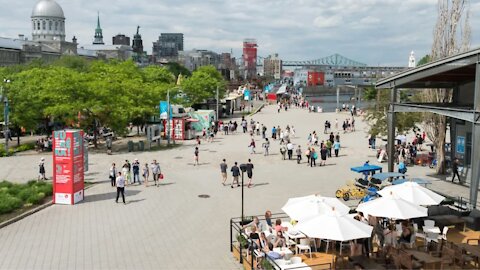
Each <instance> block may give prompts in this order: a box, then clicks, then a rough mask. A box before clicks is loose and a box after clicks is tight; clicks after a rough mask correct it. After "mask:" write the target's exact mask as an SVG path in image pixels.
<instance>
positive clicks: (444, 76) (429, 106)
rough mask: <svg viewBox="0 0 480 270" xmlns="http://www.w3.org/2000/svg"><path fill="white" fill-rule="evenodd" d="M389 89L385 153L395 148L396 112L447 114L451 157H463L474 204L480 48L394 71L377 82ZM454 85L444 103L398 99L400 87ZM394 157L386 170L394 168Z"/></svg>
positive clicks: (478, 178) (479, 146) (479, 148)
mask: <svg viewBox="0 0 480 270" xmlns="http://www.w3.org/2000/svg"><path fill="white" fill-rule="evenodd" d="M376 88H377V89H379V90H381V89H392V91H391V96H390V107H389V110H388V115H387V119H388V144H387V145H388V149H387V151H388V153H389V156H390V157H391V156H393V155H392V154H391V153H394V150H395V148H394V147H395V144H394V140H395V126H396V117H395V114H396V113H398V112H432V113H435V114H439V115H444V116H447V117H448V119H449V120H448V123H449V124H450V138H451V146H452V147H451V149H452V151H451V152H452V158H455V157H458V158H459V159H461V160H463V163H464V167H465V168H466V169H467V174H466V175H467V179H468V180H469V181H470V203H471V204H472V205H473V206H474V207H475V205H476V202H477V195H478V187H479V182H480V49H475V50H471V51H468V52H465V53H461V54H458V55H454V56H451V57H448V58H444V59H441V60H438V61H435V62H431V63H428V64H426V65H422V66H419V67H417V68H413V69H408V70H406V71H403V72H400V73H397V74H395V75H394V76H391V77H388V78H385V79H382V80H380V81H378V82H377V83H376ZM427 88H448V89H453V101H452V102H445V103H400V101H399V100H397V96H398V95H397V93H398V90H399V89H418V90H421V89H427ZM393 162H394V160H393V158H389V159H388V170H389V171H390V172H393V170H394V163H393Z"/></svg>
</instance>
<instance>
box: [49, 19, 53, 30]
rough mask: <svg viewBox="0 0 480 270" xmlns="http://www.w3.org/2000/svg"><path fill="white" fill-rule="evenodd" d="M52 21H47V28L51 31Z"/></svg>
mask: <svg viewBox="0 0 480 270" xmlns="http://www.w3.org/2000/svg"><path fill="white" fill-rule="evenodd" d="M52 24H53V23H52V21H48V30H50V31H52Z"/></svg>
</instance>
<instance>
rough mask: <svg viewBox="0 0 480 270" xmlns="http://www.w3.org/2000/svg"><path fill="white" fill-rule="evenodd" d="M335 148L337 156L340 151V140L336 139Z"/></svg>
mask: <svg viewBox="0 0 480 270" xmlns="http://www.w3.org/2000/svg"><path fill="white" fill-rule="evenodd" d="M333 150H334V151H335V157H338V152H339V151H340V142H339V141H335V142H334V143H333Z"/></svg>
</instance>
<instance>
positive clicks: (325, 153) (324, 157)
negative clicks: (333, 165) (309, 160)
mask: <svg viewBox="0 0 480 270" xmlns="http://www.w3.org/2000/svg"><path fill="white" fill-rule="evenodd" d="M327 156H328V149H327V146H326V145H325V144H324V145H323V146H322V148H321V149H320V157H321V159H322V161H320V166H322V165H323V166H325V161H326V160H327Z"/></svg>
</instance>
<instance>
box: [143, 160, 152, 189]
mask: <svg viewBox="0 0 480 270" xmlns="http://www.w3.org/2000/svg"><path fill="white" fill-rule="evenodd" d="M142 175H143V181H144V182H145V186H146V187H148V176H149V175H150V170H149V169H148V163H145V167H143V174H142Z"/></svg>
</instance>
